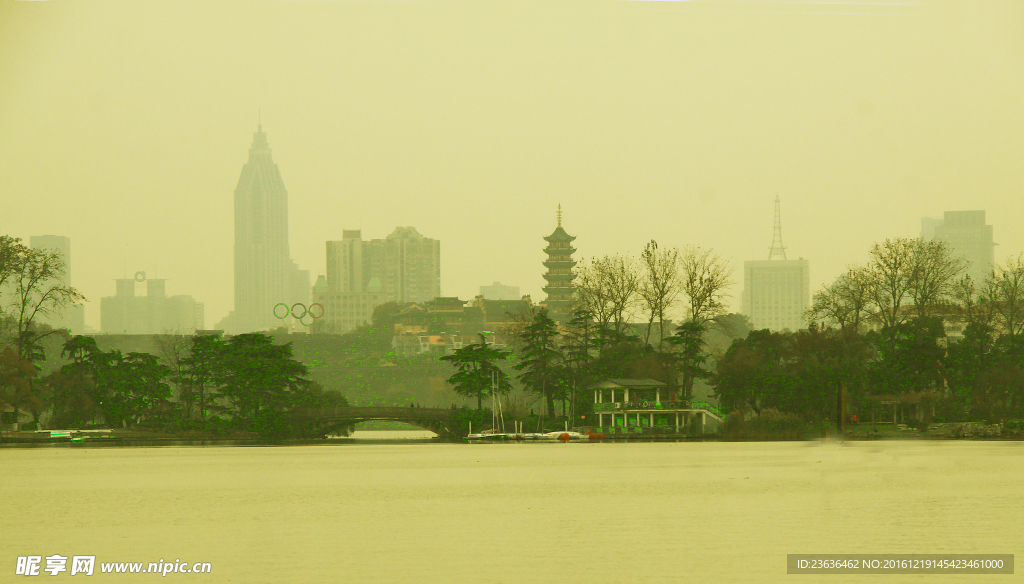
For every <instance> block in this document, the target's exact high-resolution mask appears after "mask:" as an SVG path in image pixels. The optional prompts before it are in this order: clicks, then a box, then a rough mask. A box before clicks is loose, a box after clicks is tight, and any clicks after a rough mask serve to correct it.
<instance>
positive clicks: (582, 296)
mask: <svg viewBox="0 0 1024 584" xmlns="http://www.w3.org/2000/svg"><path fill="white" fill-rule="evenodd" d="M574 283H575V284H576V304H577V305H578V306H579V307H580V308H582V309H583V310H586V311H587V312H589V313H590V314H592V315H593V316H594V319H595V322H596V323H597V324H598V326H599V335H598V336H599V339H600V341H599V346H600V347H601V350H602V351H603V350H604V345H605V344H606V343H607V342H608V340H609V339H611V340H612V341H615V340H617V339H620V338H621V337H622V336H623V335H624V334H625V329H626V325H627V324H628V323H629V317H630V315H631V311H632V309H633V307H634V306H635V305H636V300H637V294H638V292H639V289H640V274H639V272H638V270H637V266H636V261H635V260H634V259H633V258H631V257H628V256H619V255H616V256H604V257H602V258H595V259H593V260H591V261H590V262H588V263H581V265H580V266H579V267H578V268H577V271H576V280H575V281H574Z"/></svg>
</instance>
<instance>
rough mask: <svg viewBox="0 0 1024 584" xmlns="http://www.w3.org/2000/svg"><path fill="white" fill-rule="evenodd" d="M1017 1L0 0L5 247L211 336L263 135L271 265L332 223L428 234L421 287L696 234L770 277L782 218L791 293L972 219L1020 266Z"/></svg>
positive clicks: (90, 308)
mask: <svg viewBox="0 0 1024 584" xmlns="http://www.w3.org/2000/svg"><path fill="white" fill-rule="evenodd" d="M1022 21H1024V7H1022V6H1021V5H1020V4H1019V3H1017V2H1010V1H1006V2H986V3H983V4H980V5H979V4H978V3H965V2H927V3H919V4H908V5H902V6H890V5H882V4H876V3H870V2H863V3H853V4H848V5H845V6H844V7H842V8H841V9H839V8H836V7H835V6H833V7H829V6H825V5H810V4H808V5H802V4H798V3H781V4H778V5H774V4H767V3H756V2H752V3H741V4H730V3H721V2H687V3H682V2H657V3H654V2H559V1H556V2H529V1H516V2H497V3H471V2H333V3H332V2H261V3H248V2H195V3H173V4H170V3H167V4H152V3H134V2H105V1H99V2H10V1H7V2H2V3H0V79H3V82H2V83H0V177H3V183H4V187H3V188H4V192H5V197H4V210H5V212H4V215H3V232H4V233H7V234H10V235H12V236H16V237H22V238H23V239H25V240H27V239H28V238H29V237H30V236H32V235H43V234H56V235H64V236H67V237H69V238H70V239H71V241H72V274H71V279H72V284H73V285H74V286H75V287H76V288H78V289H79V290H80V291H81V292H83V293H84V294H85V296H86V297H87V298H88V300H89V303H88V305H87V308H86V323H87V324H89V325H91V326H92V327H94V328H99V299H100V298H101V297H103V296H111V295H113V293H114V283H113V282H112V280H113V279H114V278H120V277H123V276H125V275H127V276H128V277H131V276H132V274H134V273H135V272H136V271H140V270H142V271H146V272H147V273H148V274H149V275H150V276H151V277H152V276H156V277H159V278H167V279H168V284H167V288H168V293H172V294H188V295H192V296H194V297H195V298H196V299H197V300H198V301H201V302H203V303H204V304H205V307H206V317H205V321H206V325H207V326H208V327H212V326H213V325H214V324H215V323H217V322H218V321H219V320H220V319H221V318H223V317H224V316H225V315H226V314H227V313H228V311H230V310H231V309H232V304H233V276H232V274H233V263H232V262H233V248H232V246H233V191H234V189H235V186H236V184H237V182H238V180H239V173H240V171H241V169H242V166H243V164H244V163H245V162H246V159H247V153H248V149H249V147H250V145H251V143H252V140H253V132H254V131H256V128H257V125H258V124H259V123H262V125H263V130H264V131H265V132H266V133H267V138H268V140H269V144H270V147H271V148H272V150H273V157H274V162H276V163H277V165H278V168H279V169H280V171H281V175H282V177H283V180H284V184H285V187H286V188H287V190H288V197H289V209H288V213H289V228H290V229H289V231H290V245H291V255H292V257H293V258H294V259H295V261H296V262H297V263H298V266H299V267H300V268H301V269H304V270H309V271H310V272H311V276H312V279H311V283H312V281H315V279H316V276H317V275H318V274H323V273H324V272H325V251H324V242H325V241H328V240H337V239H341V235H342V231H343V230H345V229H360V230H362V234H363V237H364V238H365V239H372V238H383V237H385V236H387V235H388V234H389V233H391V232H392V231H393V230H394V229H395V227H396V226H405V225H409V226H413V227H415V228H416V229H417V230H418V231H419V232H420V233H422V234H423V235H424V236H426V237H429V238H433V239H437V240H439V241H440V242H441V292H442V294H443V295H446V296H458V297H460V298H462V299H464V300H466V299H470V298H472V297H473V296H475V295H476V294H477V293H478V289H479V286H481V285H487V284H490V283H492V282H494V281H501V282H502V283H504V284H510V285H514V286H519V287H520V288H521V291H522V293H523V294H530V295H532V296H533V298H534V299H535V300H542V299H543V298H544V294H543V293H542V292H541V287H542V286H543V285H544V281H543V279H542V274H543V267H542V265H541V262H542V261H543V260H544V253H543V247H544V242H543V240H542V239H541V238H542V237H543V236H545V235H547V234H549V233H551V231H552V229H553V228H554V226H555V222H556V219H555V212H556V207H557V205H558V204H561V205H562V208H563V210H564V221H563V224H564V226H565V228H566V230H567V231H568V232H569V233H571V234H572V235H574V236H576V237H577V240H576V241H575V244H574V245H575V246H576V247H577V248H578V250H579V251H578V252H577V253H576V257H577V258H589V257H593V256H600V255H604V254H615V253H628V254H632V255H637V254H639V252H640V250H641V249H642V248H643V245H644V244H645V243H646V242H647V241H649V240H651V239H655V240H657V241H658V242H659V243H660V244H661V245H662V246H671V247H676V246H678V247H681V246H684V245H700V246H703V247H708V248H712V249H714V250H715V251H716V252H717V253H719V254H720V255H722V256H723V257H725V258H727V259H728V260H729V261H731V262H732V265H733V266H734V268H735V278H734V279H735V280H736V281H737V284H736V285H735V286H734V287H733V288H732V290H731V293H732V296H733V305H734V306H733V307H734V309H737V310H738V309H739V302H740V295H741V288H742V265H743V262H744V261H746V260H760V259H767V257H768V248H769V246H770V244H771V241H772V212H773V201H774V199H775V197H776V196H778V197H779V198H780V199H781V201H782V225H783V237H784V241H785V244H786V246H787V251H788V253H789V255H790V258H791V259H795V258H797V257H802V258H805V259H808V260H809V262H810V274H811V290H812V291H814V290H817V289H818V288H819V287H820V286H821V285H822V284H824V283H827V282H831V281H832V280H833V279H834V278H835V277H836V276H837V275H839V274H840V273H841V272H842V271H843V269H844V268H845V266H847V265H848V264H852V263H857V262H862V261H864V260H865V259H866V257H867V251H868V248H869V246H870V245H871V244H872V243H874V242H876V241H880V240H883V239H885V238H889V237H914V236H916V235H918V233H919V231H920V220H921V218H922V217H925V216H930V217H941V216H942V213H943V211H947V210H971V209H983V210H986V211H987V217H988V223H989V224H991V225H993V227H994V233H995V241H996V243H997V244H998V247H997V248H996V260H997V261H1001V260H1002V259H1003V258H1004V257H1005V256H1006V255H1016V254H1017V253H1019V252H1020V251H1021V250H1024V235H1022V234H1021V230H1020V229H1018V222H1019V220H1020V219H1019V218H1020V217H1021V216H1022V214H1024V198H1022V197H1021V196H1020V193H1021V192H1022V191H1024V173H1021V170H1020V169H1021V164H1022V162H1024V117H1022V115H1021V111H1020V107H1019V104H1020V103H1021V97H1022V95H1021V94H1022V89H1024V85H1022V81H1021V80H1022V79H1024V76H1022V75H1021V73H1022V72H1024V71H1022V67H1024V65H1022V63H1021V61H1020V59H1019V58H1018V56H1019V54H1020V51H1021V49H1022V48H1024V35H1022V32H1021V31H1022V28H1021V24H1022Z"/></svg>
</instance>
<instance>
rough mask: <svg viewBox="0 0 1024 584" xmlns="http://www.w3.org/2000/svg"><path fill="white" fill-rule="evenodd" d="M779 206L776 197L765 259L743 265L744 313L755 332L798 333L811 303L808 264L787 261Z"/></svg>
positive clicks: (802, 261) (804, 261) (803, 261)
mask: <svg viewBox="0 0 1024 584" xmlns="http://www.w3.org/2000/svg"><path fill="white" fill-rule="evenodd" d="M780 206H781V203H780V202H779V199H778V197H776V198H775V229H774V235H773V238H772V247H771V251H770V252H769V253H768V259H767V260H755V261H748V262H743V313H744V314H746V315H747V316H749V317H750V320H751V322H752V323H753V325H754V329H771V330H775V331H782V330H786V329H788V330H791V331H797V330H800V329H802V328H804V327H805V321H804V311H806V310H807V308H808V307H809V306H810V302H811V276H810V263H809V262H808V261H807V260H805V259H803V258H800V259H798V260H790V259H786V248H785V246H784V245H782V218H781V211H780Z"/></svg>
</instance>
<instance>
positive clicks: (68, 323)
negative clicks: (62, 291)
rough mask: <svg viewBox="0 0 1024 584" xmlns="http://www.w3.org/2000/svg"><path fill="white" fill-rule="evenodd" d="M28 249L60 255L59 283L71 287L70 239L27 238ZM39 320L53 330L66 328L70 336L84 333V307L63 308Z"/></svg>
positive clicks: (80, 305)
mask: <svg viewBox="0 0 1024 584" xmlns="http://www.w3.org/2000/svg"><path fill="white" fill-rule="evenodd" d="M29 247H31V248H32V249H47V250H51V251H55V252H57V253H58V254H60V257H61V260H63V262H64V275H63V277H61V278H60V283H61V284H63V285H65V286H70V285H71V238H69V237H64V236H62V235H33V236H32V237H30V238H29ZM39 320H40V322H42V323H44V324H47V325H49V326H51V327H53V328H66V329H68V330H70V331H71V334H73V335H80V334H82V333H83V332H84V331H85V305H84V304H74V305H71V306H65V307H63V308H61V309H59V310H58V311H57V312H55V313H53V314H48V315H44V316H43V317H42V318H40V319H39Z"/></svg>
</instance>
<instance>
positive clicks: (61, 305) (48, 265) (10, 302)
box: [0, 242, 85, 361]
mask: <svg viewBox="0 0 1024 584" xmlns="http://www.w3.org/2000/svg"><path fill="white" fill-rule="evenodd" d="M9 261H10V268H9V269H10V274H9V275H8V276H7V280H8V283H9V288H10V294H9V297H8V298H3V299H2V300H3V303H2V304H0V309H2V310H3V311H4V312H5V313H6V315H8V316H10V317H11V321H12V322H11V324H12V325H13V326H14V327H15V328H16V330H15V331H14V335H13V336H14V339H13V342H12V344H13V345H14V347H15V350H16V351H17V353H18V354H19V355H21V356H22V357H25V358H26V359H29V360H30V361H37V360H41V359H42V358H43V357H42V356H41V355H39V354H38V351H39V350H40V347H39V340H40V339H41V338H42V337H44V336H47V335H49V334H53V333H55V332H59V331H49V332H46V333H39V332H38V331H37V325H36V323H37V320H38V319H40V318H44V317H47V316H50V315H54V314H56V313H59V312H61V311H63V310H65V309H66V308H67V307H68V306H71V305H74V304H77V303H80V302H82V301H84V300H85V297H83V296H82V295H81V294H79V293H78V291H77V290H75V289H74V288H72V287H71V286H68V285H66V284H64V283H63V281H62V280H63V278H64V275H65V273H66V267H65V265H64V260H63V258H61V255H60V253H58V252H55V251H49V250H45V249H31V248H28V247H25V246H24V245H21V244H20V242H19V243H18V244H17V250H16V251H15V253H13V254H12V257H11V259H10V260H9Z"/></svg>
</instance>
